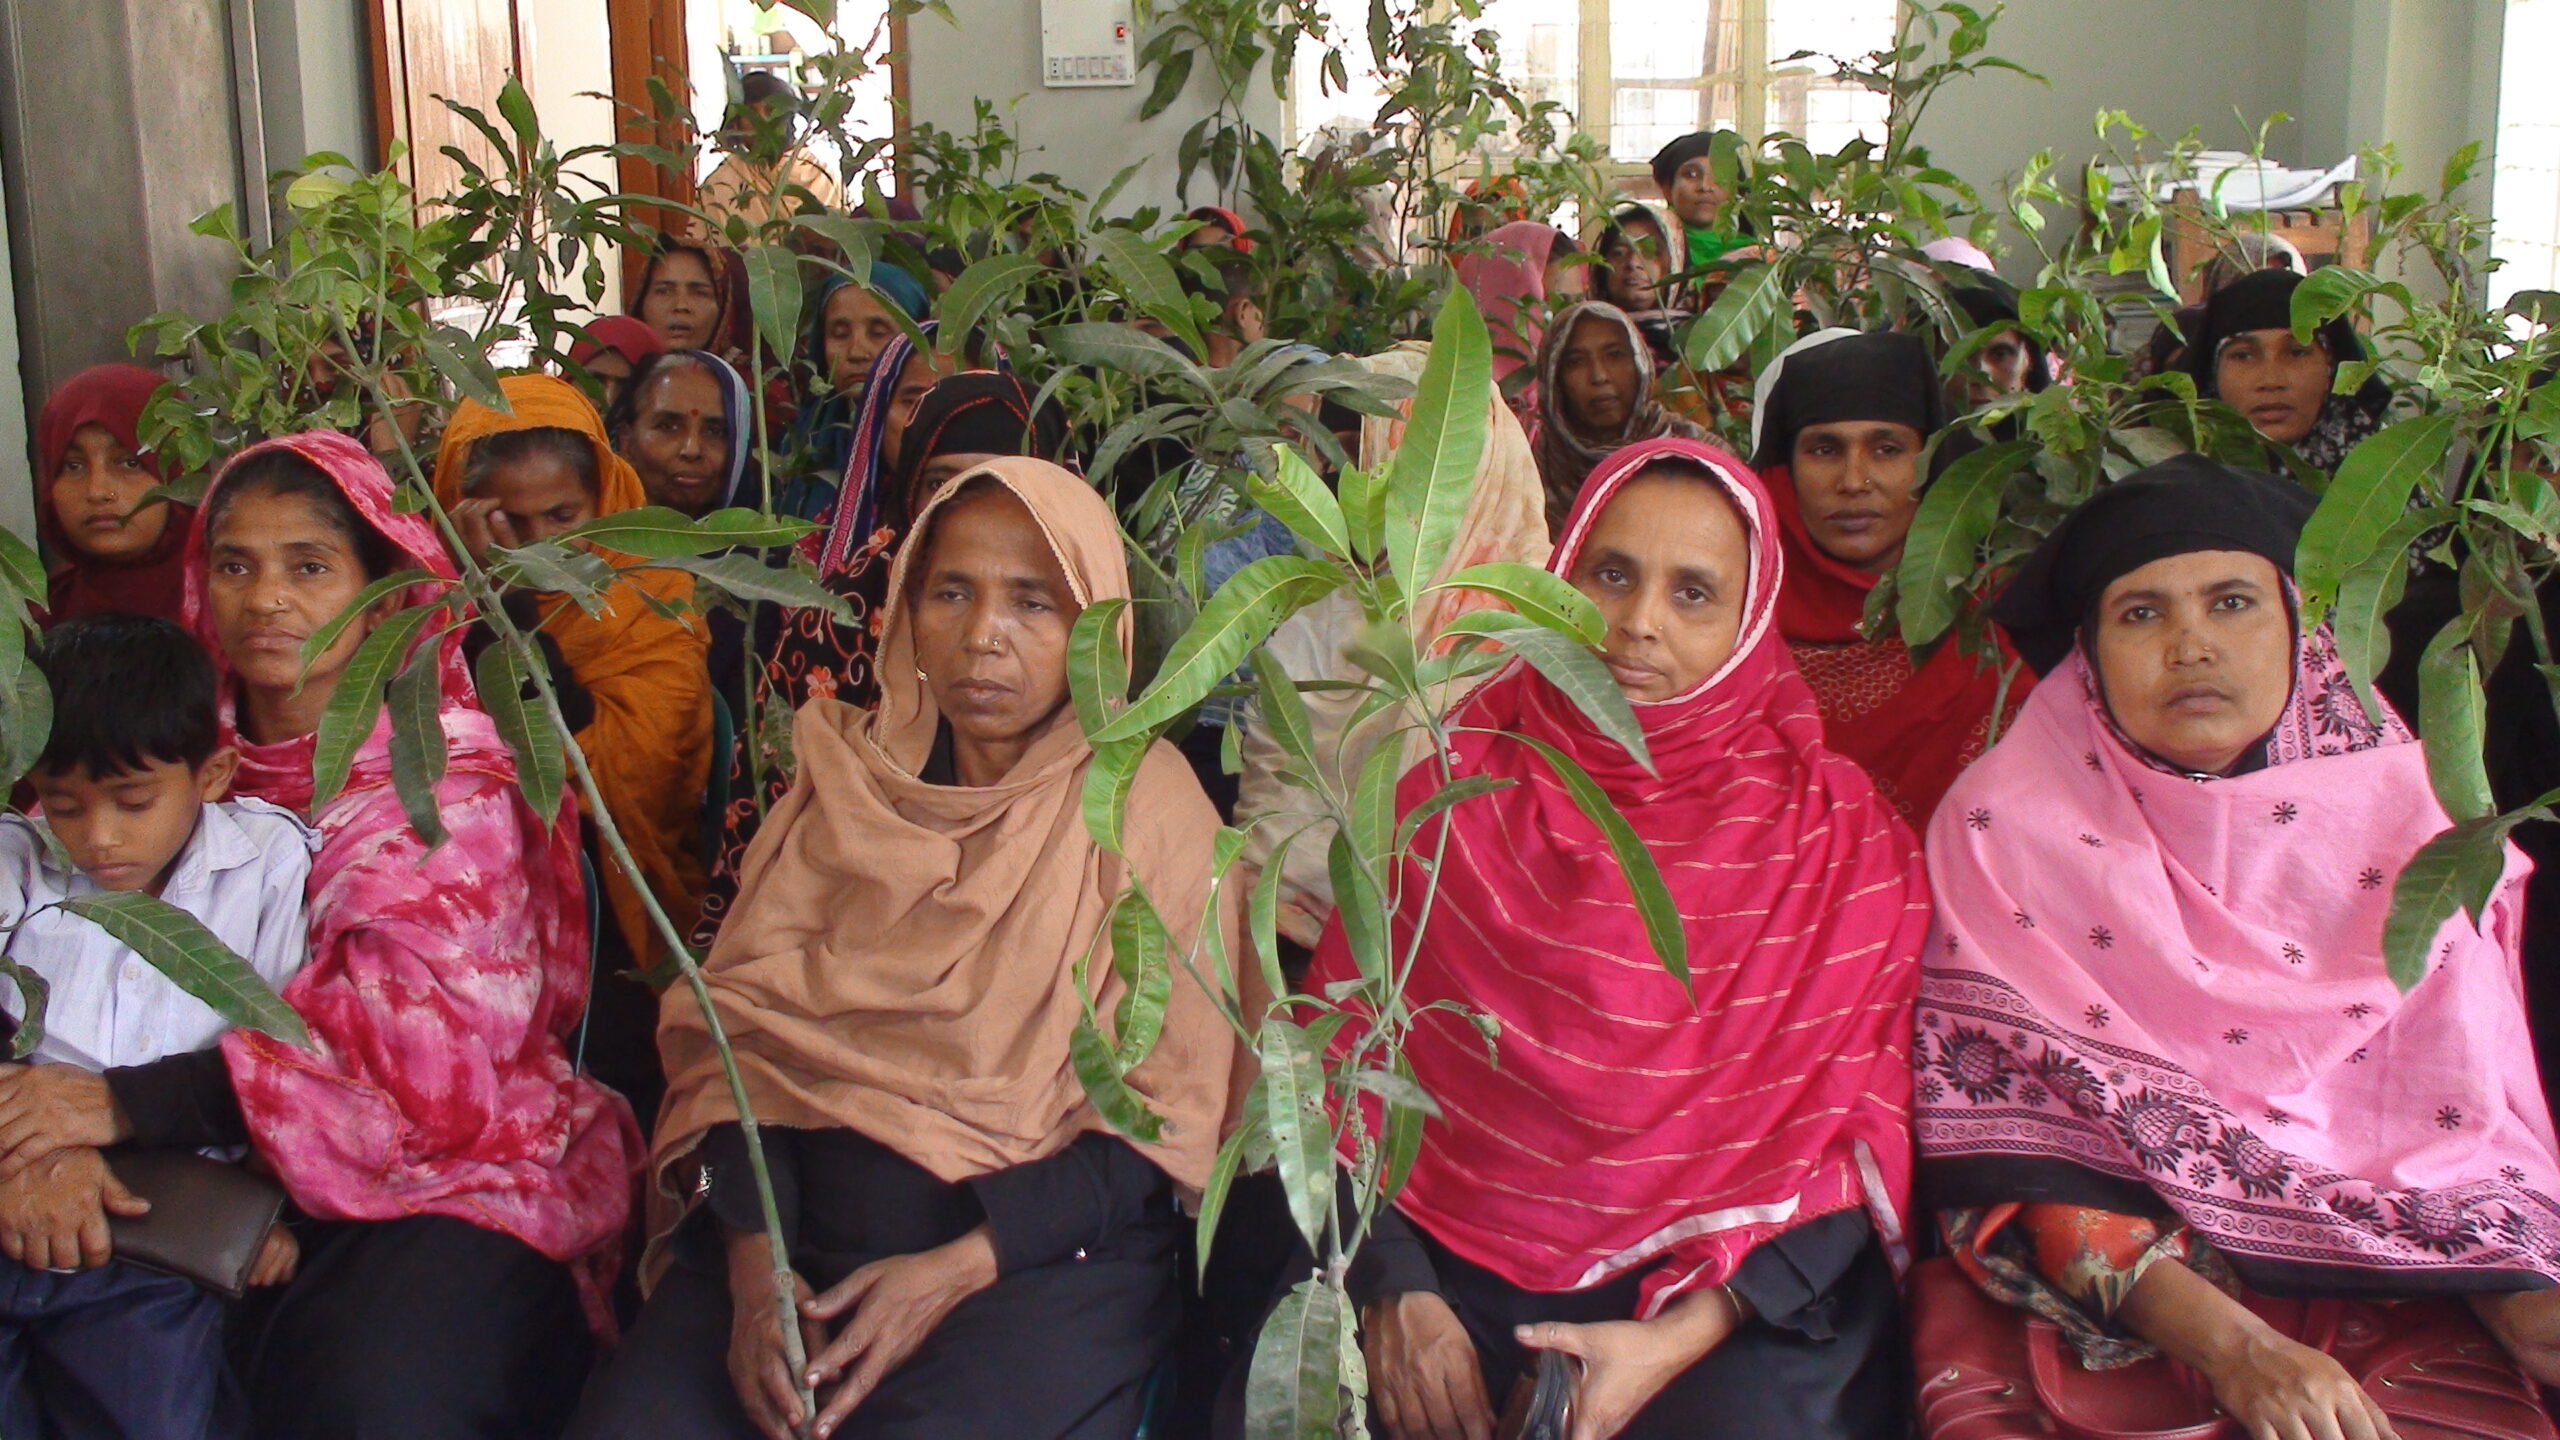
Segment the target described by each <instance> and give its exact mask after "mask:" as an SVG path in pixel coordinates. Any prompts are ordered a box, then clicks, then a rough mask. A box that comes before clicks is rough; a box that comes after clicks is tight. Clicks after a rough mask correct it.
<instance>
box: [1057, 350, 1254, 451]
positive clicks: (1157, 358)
mask: <svg viewBox="0 0 2560 1440" xmlns="http://www.w3.org/2000/svg"><path fill="white" fill-rule="evenodd" d="M1040 342H1041V343H1042V344H1044V345H1046V346H1048V347H1049V348H1050V350H1052V351H1053V352H1055V353H1056V354H1057V356H1058V358H1059V359H1061V360H1064V361H1066V362H1067V363H1068V364H1071V365H1086V366H1091V367H1093V368H1095V369H1099V370H1117V371H1120V372H1121V373H1123V374H1126V375H1135V376H1138V377H1140V378H1142V379H1148V378H1153V377H1156V376H1160V375H1180V376H1181V377H1183V378H1184V379H1186V380H1188V381H1190V382H1191V384H1192V386H1193V387H1194V388H1195V389H1197V390H1199V391H1200V393H1202V394H1204V395H1205V394H1207V393H1209V391H1210V390H1211V389H1212V386H1211V385H1210V382H1209V374H1208V372H1207V371H1205V370H1202V369H1201V368H1200V367H1199V365H1198V364H1196V363H1195V362H1194V361H1193V360H1192V359H1191V357H1190V356H1188V355H1185V354H1183V353H1182V352H1181V351H1179V350H1176V349H1174V348H1173V347H1172V346H1171V345H1168V344H1166V343H1165V342H1164V341H1162V340H1159V339H1157V338H1156V337H1155V336H1153V335H1150V334H1148V333H1147V332H1146V331H1144V330H1140V329H1137V328H1136V327H1134V326H1129V325H1120V324H1114V323H1113V322H1111V321H1108V320H1086V321H1079V322H1077V323H1076V324H1073V325H1052V326H1050V327H1049V328H1048V329H1046V330H1043V331H1041V332H1040ZM1098 468H1099V467H1097V469H1098Z"/></svg>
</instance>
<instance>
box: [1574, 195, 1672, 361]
mask: <svg viewBox="0 0 2560 1440" xmlns="http://www.w3.org/2000/svg"><path fill="white" fill-rule="evenodd" d="M1592 249H1593V251H1594V252H1595V253H1596V254H1597V255H1598V257H1599V264H1597V265H1595V266H1593V267H1592V276H1591V280H1592V290H1593V292H1594V298H1596V299H1601V300H1606V301H1608V302H1609V303H1610V304H1612V305H1615V306H1617V307H1618V308H1619V309H1621V310H1624V311H1626V312H1627V318H1628V319H1630V320H1632V321H1634V322H1635V327H1636V333H1637V334H1639V335H1642V336H1643V337H1644V343H1645V348H1646V349H1648V350H1650V351H1652V352H1653V366H1654V368H1655V369H1656V370H1667V369H1669V368H1671V366H1672V364H1673V363H1674V362H1676V361H1677V360H1678V359H1679V351H1678V349H1677V347H1675V346H1674V345H1673V344H1672V339H1671V327H1672V325H1673V324H1674V323H1675V322H1677V321H1679V320H1680V319H1682V318H1684V317H1683V316H1682V315H1681V314H1680V312H1678V311H1676V310H1672V309H1669V308H1667V296H1666V295H1665V293H1664V289H1663V284H1662V279H1663V277H1664V276H1666V275H1668V274H1670V273H1671V272H1672V271H1673V270H1674V269H1675V268H1677V267H1676V266H1674V265H1673V264H1672V262H1671V228H1670V227H1669V226H1668V225H1666V224H1665V223H1663V219H1662V217H1661V216H1659V215H1656V214H1655V213H1654V212H1653V210H1652V208H1651V207H1649V206H1645V205H1641V204H1627V205H1621V206H1619V207H1618V210H1617V213H1615V214H1613V215H1611V216H1610V217H1609V223H1608V224H1607V225H1606V226H1605V227H1603V228H1602V229H1601V231H1600V238H1599V240H1598V241H1597V242H1596V243H1595V244H1594V245H1593V246H1592Z"/></svg>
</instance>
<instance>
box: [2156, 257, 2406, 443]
mask: <svg viewBox="0 0 2560 1440" xmlns="http://www.w3.org/2000/svg"><path fill="white" fill-rule="evenodd" d="M2301 284H2302V277H2301V276H2300V275H2297V274H2295V273H2294V272H2292V271H2290V270H2258V271H2253V272H2251V273H2250V274H2248V275H2245V276H2243V277H2241V278H2240V279H2238V280H2234V281H2233V282H2231V283H2230V284H2229V285H2226V286H2224V287H2223V288H2222V289H2221V290H2219V291H2217V292H2216V293H2215V294H2214V297H2213V298H2212V299H2211V300H2209V301H2207V302H2205V307H2204V318H2203V319H2202V320H2201V321H2200V322H2198V324H2197V326H2196V328H2195V331H2194V333H2193V334H2191V335H2190V336H2189V337H2188V344H2187V355H2186V364H2187V371H2188V373H2189V374H2191V375H2193V376H2195V380H2196V393H2197V394H2199V395H2205V396H2210V397H2216V398H2219V399H2221V400H2222V401H2224V402H2225V403H2227V404H2229V405H2230V406H2231V407H2232V408H2233V409H2235V410H2238V411H2239V412H2240V413H2241V414H2243V415H2245V416H2247V417H2248V418H2249V424H2250V425H2251V426H2252V427H2253V428H2254V429H2256V430H2257V432H2258V434H2259V436H2260V438H2262V439H2266V440H2271V441H2274V442H2275V443H2277V444H2279V445H2286V446H2290V447H2292V449H2293V452H2294V453H2295V454H2297V455H2300V456H2301V457H2302V459H2303V461H2304V463H2306V464H2308V465H2310V466H2312V467H2313V468H2314V469H2317V470H2320V471H2323V472H2324V473H2329V474H2335V473H2336V472H2337V469H2338V464H2339V462H2340V461H2342V460H2344V459H2346V458H2347V452H2348V451H2350V450H2352V449H2354V448H2355V447H2356V443H2357V442H2358V441H2360V440H2362V439H2364V438H2365V437H2366V436H2368V435H2370V434H2372V433H2373V432H2374V431H2376V430H2379V429H2381V428H2382V413H2383V411H2384V410H2385V409H2386V408H2387V407H2388V406H2389V405H2390V403H2391V390H2390V387H2388V386H2386V385H2384V384H2383V383H2382V381H2381V380H2379V379H2375V378H2368V379H2367V380H2366V381H2365V382H2364V384H2362V385H2361V386H2358V387H2357V388H2356V389H2355V390H2353V391H2350V392H2349V393H2347V394H2344V395H2340V394H2336V393H2334V392H2333V390H2332V388H2331V387H2332V386H2333V385H2334V384H2335V383H2336V381H2337V377H2338V367H2339V366H2340V365H2343V364H2347V363H2349V362H2351V361H2357V360H2362V359H2363V358H2365V354H2364V342H2363V341H2362V340H2359V339H2358V338H2357V337H2356V331H2355V327H2354V326H2353V325H2351V324H2349V323H2347V321H2346V320H2345V319H2344V318H2343V317H2341V318H2339V319H2336V320H2332V321H2330V322H2329V323H2328V324H2326V325H2323V326H2321V327H2320V328H2319V329H2318V330H2316V331H2314V332H2312V336H2311V342H2310V343H2309V344H2307V345H2306V344H2304V343H2302V342H2301V341H2299V340H2296V339H2295V338H2294V336H2293V292H2294V291H2295V290H2296V289H2297V288H2299V287H2300V286H2301Z"/></svg>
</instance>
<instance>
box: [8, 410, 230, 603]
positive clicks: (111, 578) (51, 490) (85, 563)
mask: <svg viewBox="0 0 2560 1440" xmlns="http://www.w3.org/2000/svg"><path fill="white" fill-rule="evenodd" d="M161 383H162V382H161V379H160V376H159V375H158V374H157V373H156V372H154V371H150V370H145V369H144V368H142V367H141V366H139V365H95V366H91V367H90V368H89V369H86V370H83V371H81V372H80V373H79V374H77V375H74V376H72V377H71V378H70V379H68V380H65V381H64V382H62V384H60V385H59V386H56V387H55V388H54V392H53V393H52V394H51V395H48V396H46V397H45V402H44V409H43V411H42V412H40V413H39V414H38V415H37V416H36V534H37V535H38V537H40V538H41V539H42V540H43V541H44V548H45V565H46V567H47V575H46V580H47V584H46V592H47V593H46V597H45V615H46V623H48V624H59V623H61V622H62V621H65V620H73V619H77V618H79V617H80V616H83V615H94V614H98V613H100V612H103V611H110V610H121V611H125V612H128V613H131V614H135V615H152V616H157V617H159V618H160V619H163V620H175V619H177V618H178V605H179V596H180V595H181V594H182V593H183V589H184V584H185V579H186V574H185V563H184V559H183V556H184V552H185V550H186V547H187V527H188V525H189V523H190V522H191V520H192V519H193V516H194V512H193V511H191V510H189V509H188V508H187V507H186V506H184V505H179V504H176V503H174V502H172V501H167V500H163V501H159V502H156V503H154V504H150V505H143V504H141V500H142V497H143V496H144V495H147V494H149V493H150V491H151V488H152V487H153V486H155V485H160V484H164V483H166V482H167V481H168V479H169V477H168V475H167V474H165V473H163V470H162V467H161V464H160V457H159V456H157V455H155V454H153V453H151V452H150V451H148V450H145V449H143V448H142V440H141V438H140V435H139V434H138V432H139V430H140V429H141V426H142V408H143V406H145V405H147V404H149V403H150V400H151V396H152V394H153V392H155V391H157V390H158V389H159V388H160V386H161Z"/></svg>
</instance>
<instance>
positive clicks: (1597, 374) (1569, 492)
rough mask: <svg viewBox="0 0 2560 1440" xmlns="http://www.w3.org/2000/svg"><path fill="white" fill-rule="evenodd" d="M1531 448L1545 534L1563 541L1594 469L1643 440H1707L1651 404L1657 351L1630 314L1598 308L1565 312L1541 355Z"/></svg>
mask: <svg viewBox="0 0 2560 1440" xmlns="http://www.w3.org/2000/svg"><path fill="white" fill-rule="evenodd" d="M1537 374H1538V383H1537V395H1536V402H1537V406H1536V410H1535V411H1534V415H1535V422H1534V423H1533V424H1532V425H1531V426H1530V430H1529V444H1530V448H1531V450H1532V451H1533V452H1534V453H1535V454H1536V455H1537V457H1538V478H1539V480H1540V481H1541V482H1543V483H1544V484H1545V486H1546V491H1547V528H1548V529H1549V530H1550V531H1552V532H1554V533H1556V534H1559V535H1561V534H1563V533H1564V522H1565V517H1566V516H1568V515H1570V514H1572V513H1573V506H1574V498H1575V497H1576V496H1578V495H1580V494H1581V493H1582V488H1583V482H1584V481H1586V480H1588V479H1589V478H1590V476H1591V467H1593V466H1595V465H1597V464H1599V463H1600V462H1601V460H1602V459H1603V458H1604V457H1606V456H1608V455H1610V454H1613V453H1615V452H1616V451H1618V450H1620V449H1622V448H1624V447H1626V446H1629V445H1633V444H1635V443H1636V442H1638V441H1640V440H1657V439H1661V438H1663V437H1665V436H1669V437H1672V438H1674V439H1680V440H1704V439H1706V438H1707V432H1706V431H1705V430H1703V429H1701V428H1699V427H1698V425H1697V424H1696V423H1694V422H1692V421H1689V420H1684V419H1682V418H1681V417H1679V416H1677V415H1674V414H1672V413H1671V412H1670V411H1669V410H1666V409H1664V408H1663V407H1662V406H1661V405H1660V404H1659V403H1657V402H1656V401H1655V400H1654V398H1653V351H1652V350H1651V348H1650V347H1648V346H1647V345H1646V344H1645V343H1644V336H1643V335H1642V334H1641V333H1640V332H1639V331H1638V330H1637V329H1636V323H1635V321H1633V320H1631V319H1629V318H1628V317H1627V312H1626V311H1624V310H1621V309H1619V308H1618V307H1617V306H1615V305H1611V304H1609V303H1607V302H1606V301H1601V300H1585V301H1582V302H1581V303H1579V304H1575V305H1570V306H1567V307H1566V308H1565V310H1564V312H1563V313H1562V314H1560V315H1558V316H1556V323H1555V324H1554V325H1552V326H1550V327H1548V329H1547V334H1546V340H1545V342H1544V343H1542V344H1541V345H1539V347H1538V372H1537Z"/></svg>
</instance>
